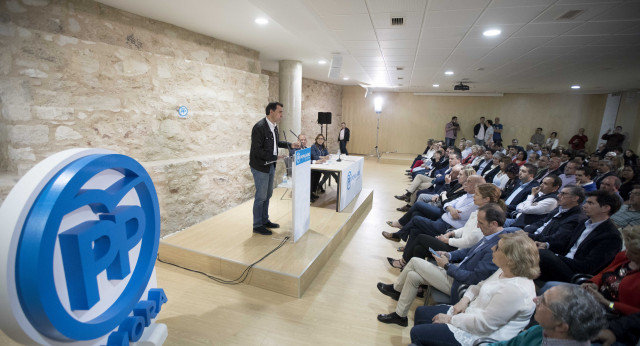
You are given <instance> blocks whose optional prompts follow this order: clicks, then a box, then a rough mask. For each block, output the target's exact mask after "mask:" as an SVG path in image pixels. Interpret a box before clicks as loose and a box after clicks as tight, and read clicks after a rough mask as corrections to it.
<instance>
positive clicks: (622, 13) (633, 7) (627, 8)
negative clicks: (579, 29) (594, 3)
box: [594, 1, 640, 20]
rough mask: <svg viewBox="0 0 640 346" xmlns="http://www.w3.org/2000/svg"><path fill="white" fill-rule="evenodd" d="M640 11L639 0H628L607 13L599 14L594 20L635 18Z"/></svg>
mask: <svg viewBox="0 0 640 346" xmlns="http://www.w3.org/2000/svg"><path fill="white" fill-rule="evenodd" d="M639 13H640V2H639V1H627V2H625V3H622V4H620V5H618V6H616V7H614V8H612V9H610V10H608V11H606V12H605V13H603V14H601V15H599V16H597V17H595V18H594V20H635V19H638V14H639Z"/></svg>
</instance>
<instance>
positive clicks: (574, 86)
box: [571, 85, 580, 90]
mask: <svg viewBox="0 0 640 346" xmlns="http://www.w3.org/2000/svg"><path fill="white" fill-rule="evenodd" d="M571 89H576V90H577V89H580V86H579V85H572V86H571Z"/></svg>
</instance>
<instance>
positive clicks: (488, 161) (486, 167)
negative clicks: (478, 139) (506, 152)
mask: <svg viewBox="0 0 640 346" xmlns="http://www.w3.org/2000/svg"><path fill="white" fill-rule="evenodd" d="M493 153H494V150H493V149H486V150H485V151H484V156H483V158H482V161H480V162H478V164H477V165H476V166H474V167H473V169H474V170H475V171H476V172H478V175H479V176H481V177H484V176H485V175H486V174H487V173H489V171H491V169H492V168H493Z"/></svg>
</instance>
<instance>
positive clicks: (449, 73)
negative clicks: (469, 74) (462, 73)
mask: <svg viewBox="0 0 640 346" xmlns="http://www.w3.org/2000/svg"><path fill="white" fill-rule="evenodd" d="M444 74H446V75H447V76H451V75H453V71H445V72H444Z"/></svg>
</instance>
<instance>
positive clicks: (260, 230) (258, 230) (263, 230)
mask: <svg viewBox="0 0 640 346" xmlns="http://www.w3.org/2000/svg"><path fill="white" fill-rule="evenodd" d="M253 233H258V234H262V235H271V234H273V232H271V231H270V230H268V229H266V228H265V227H264V226H260V227H254V228H253Z"/></svg>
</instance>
